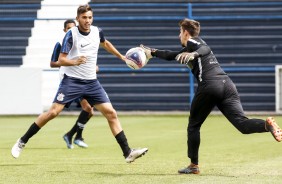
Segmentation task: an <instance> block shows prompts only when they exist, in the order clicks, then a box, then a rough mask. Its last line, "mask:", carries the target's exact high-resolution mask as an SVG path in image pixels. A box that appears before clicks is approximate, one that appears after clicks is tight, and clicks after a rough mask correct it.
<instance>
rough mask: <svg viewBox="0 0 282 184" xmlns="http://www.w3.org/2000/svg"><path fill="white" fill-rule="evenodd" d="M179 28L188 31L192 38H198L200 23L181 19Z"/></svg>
mask: <svg viewBox="0 0 282 184" xmlns="http://www.w3.org/2000/svg"><path fill="white" fill-rule="evenodd" d="M179 26H180V27H181V28H182V29H183V30H186V31H188V33H189V34H190V35H191V36H192V37H196V36H199V34H200V22H198V21H195V20H192V19H187V18H185V19H183V20H181V21H180V22H179Z"/></svg>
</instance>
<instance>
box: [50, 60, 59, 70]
mask: <svg viewBox="0 0 282 184" xmlns="http://www.w3.org/2000/svg"><path fill="white" fill-rule="evenodd" d="M50 67H51V68H59V67H60V65H59V64H58V62H53V61H50Z"/></svg>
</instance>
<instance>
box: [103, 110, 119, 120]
mask: <svg viewBox="0 0 282 184" xmlns="http://www.w3.org/2000/svg"><path fill="white" fill-rule="evenodd" d="M106 116H107V118H108V119H116V118H117V112H116V110H115V109H111V110H108V111H107V115H106Z"/></svg>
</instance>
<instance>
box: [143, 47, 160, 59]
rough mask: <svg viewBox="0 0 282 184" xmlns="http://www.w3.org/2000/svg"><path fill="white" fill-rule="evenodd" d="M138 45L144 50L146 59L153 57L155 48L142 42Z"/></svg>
mask: <svg viewBox="0 0 282 184" xmlns="http://www.w3.org/2000/svg"><path fill="white" fill-rule="evenodd" d="M140 47H141V48H142V49H143V50H144V52H145V54H146V57H147V60H149V59H151V58H152V57H153V53H154V52H156V51H157V49H153V48H150V47H146V46H144V45H142V44H141V45H140Z"/></svg>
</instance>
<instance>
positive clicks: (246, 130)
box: [237, 126, 250, 134]
mask: <svg viewBox="0 0 282 184" xmlns="http://www.w3.org/2000/svg"><path fill="white" fill-rule="evenodd" d="M237 129H238V130H239V131H240V132H241V133H242V134H250V130H249V129H248V128H247V127H244V126H241V127H237Z"/></svg>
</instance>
